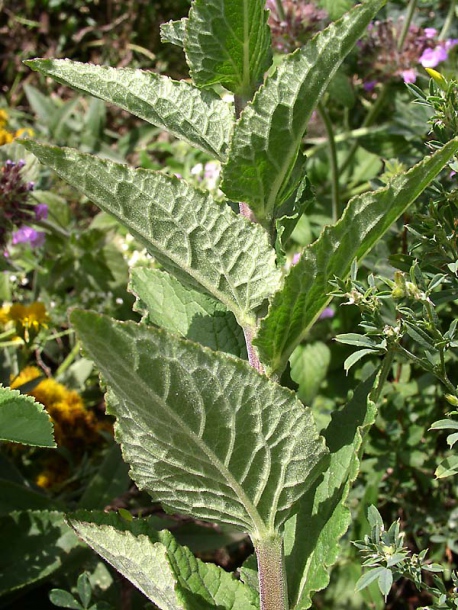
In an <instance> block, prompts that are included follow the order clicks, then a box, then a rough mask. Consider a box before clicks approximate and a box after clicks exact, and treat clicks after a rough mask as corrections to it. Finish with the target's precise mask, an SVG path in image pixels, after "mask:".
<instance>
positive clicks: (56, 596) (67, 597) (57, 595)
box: [49, 589, 83, 610]
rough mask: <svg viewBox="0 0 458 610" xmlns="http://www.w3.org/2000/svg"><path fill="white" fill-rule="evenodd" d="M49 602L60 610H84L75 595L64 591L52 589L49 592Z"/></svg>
mask: <svg viewBox="0 0 458 610" xmlns="http://www.w3.org/2000/svg"><path fill="white" fill-rule="evenodd" d="M49 601H50V602H51V603H53V604H54V606H58V607H59V608H74V609H76V610H83V606H82V605H81V604H80V603H79V602H78V601H76V599H75V598H74V597H73V595H72V594H71V593H69V592H68V591H64V590H63V589H51V591H50V592H49Z"/></svg>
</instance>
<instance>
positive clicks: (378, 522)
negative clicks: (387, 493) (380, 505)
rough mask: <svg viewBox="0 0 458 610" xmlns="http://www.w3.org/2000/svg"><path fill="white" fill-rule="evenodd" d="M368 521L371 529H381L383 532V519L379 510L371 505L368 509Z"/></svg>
mask: <svg viewBox="0 0 458 610" xmlns="http://www.w3.org/2000/svg"><path fill="white" fill-rule="evenodd" d="M367 520H368V522H369V525H370V526H371V528H379V531H383V528H384V525H383V519H382V516H381V514H380V513H379V511H378V510H377V508H376V507H375V506H374V505H373V504H371V505H370V506H369V507H368V509H367Z"/></svg>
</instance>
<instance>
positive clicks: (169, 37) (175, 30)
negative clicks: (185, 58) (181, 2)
mask: <svg viewBox="0 0 458 610" xmlns="http://www.w3.org/2000/svg"><path fill="white" fill-rule="evenodd" d="M187 22H188V18H187V17H183V19H179V20H178V21H167V23H161V27H160V30H161V42H169V43H170V44H174V45H176V46H177V47H184V37H185V33H186V24H187Z"/></svg>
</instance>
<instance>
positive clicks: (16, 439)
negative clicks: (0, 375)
mask: <svg viewBox="0 0 458 610" xmlns="http://www.w3.org/2000/svg"><path fill="white" fill-rule="evenodd" d="M0 440H2V441H8V442H13V443H23V444H24V445H34V446H36V447H56V443H55V441H54V436H53V425H52V423H51V418H50V417H49V415H48V414H47V413H46V411H45V408H44V407H43V405H42V404H40V403H38V402H36V401H35V399H34V398H33V397H32V396H26V395H25V394H21V393H20V392H18V391H17V390H12V389H11V388H4V387H2V386H0Z"/></svg>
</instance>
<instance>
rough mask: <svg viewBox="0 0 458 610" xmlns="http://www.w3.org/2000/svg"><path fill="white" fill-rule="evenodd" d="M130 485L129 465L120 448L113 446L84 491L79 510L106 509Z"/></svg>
mask: <svg viewBox="0 0 458 610" xmlns="http://www.w3.org/2000/svg"><path fill="white" fill-rule="evenodd" d="M129 485H130V478H129V473H128V468H127V465H126V464H125V463H124V461H123V459H122V455H121V451H120V450H119V446H118V445H116V444H113V446H112V447H110V449H109V450H108V452H107V454H106V456H105V458H104V459H103V461H102V463H101V464H100V466H99V468H98V470H97V472H96V473H95V475H94V476H93V477H92V479H91V480H90V481H89V483H88V484H87V486H86V487H85V489H84V493H83V495H82V496H81V498H80V500H79V502H78V508H90V509H97V508H100V509H102V508H105V506H107V505H108V504H110V503H111V502H112V501H113V500H114V499H115V498H117V497H119V496H120V495H122V494H123V493H125V492H126V491H127V490H128V488H129Z"/></svg>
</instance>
